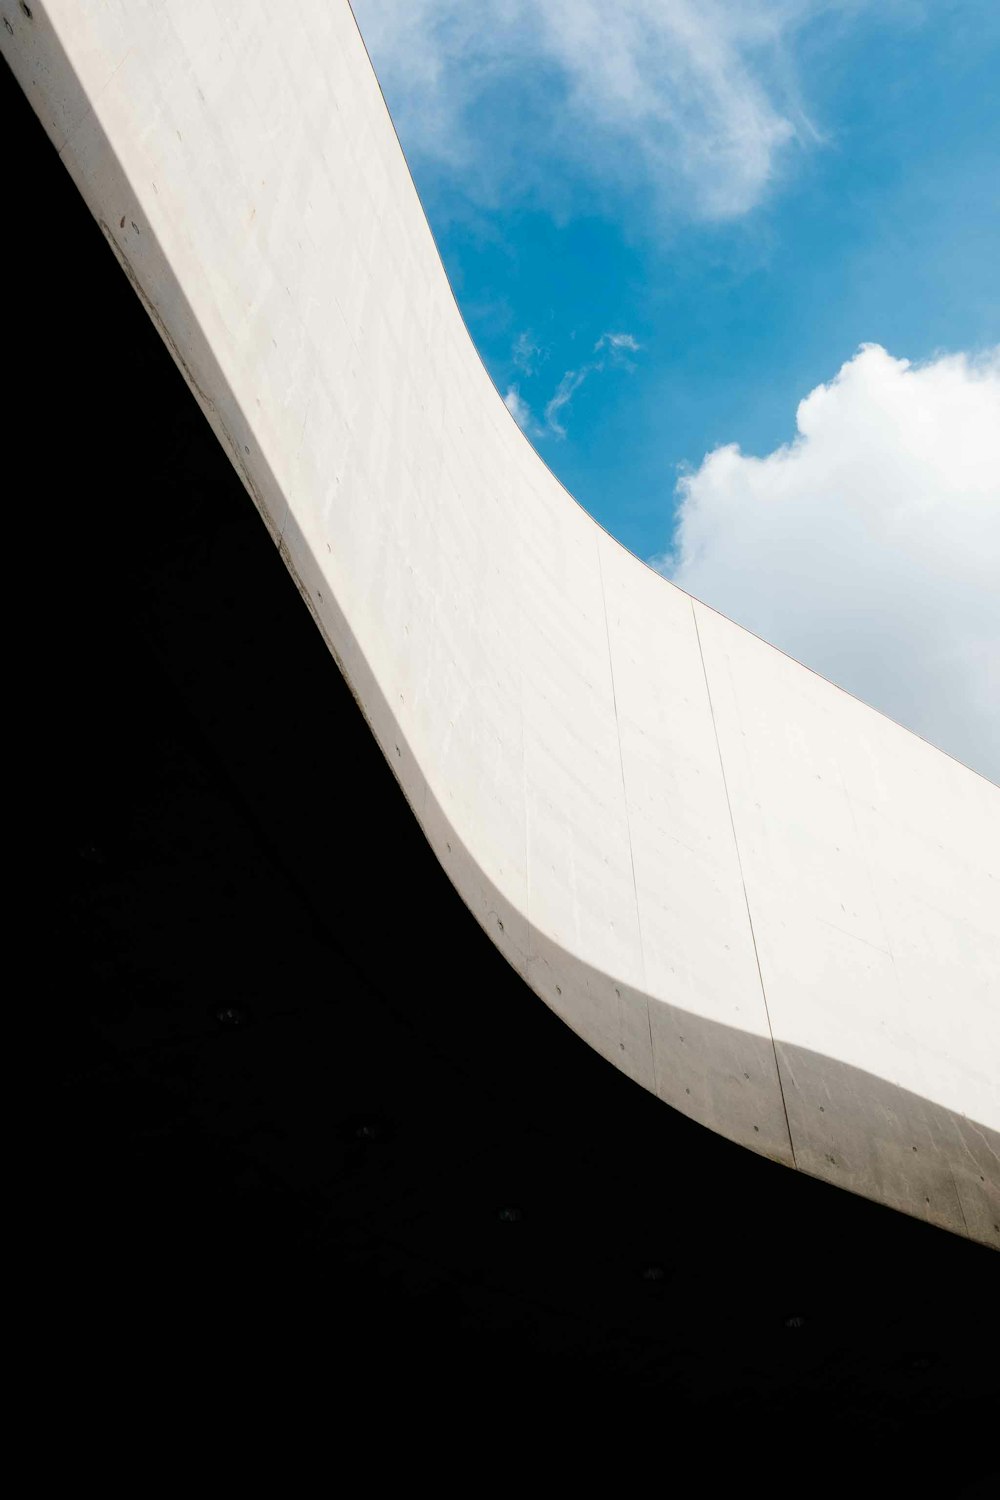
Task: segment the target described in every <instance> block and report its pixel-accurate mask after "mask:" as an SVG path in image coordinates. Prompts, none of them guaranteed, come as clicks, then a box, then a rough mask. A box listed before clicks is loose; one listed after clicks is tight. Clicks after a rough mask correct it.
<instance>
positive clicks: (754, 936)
mask: <svg viewBox="0 0 1000 1500" xmlns="http://www.w3.org/2000/svg"><path fill="white" fill-rule="evenodd" d="M691 618H692V620H693V621H694V633H695V638H696V639H697V642H698V655H699V656H700V657H701V671H702V676H703V677H704V679H705V693H706V695H707V697H708V708H709V712H710V714H711V715H712V733H713V734H714V735H715V749H716V753H717V754H718V757H719V771H720V773H721V775H722V789H723V791H724V792H725V794H726V807H727V809H728V810H729V826H730V827H731V828H732V830H733V848H734V849H735V850H736V865H737V868H738V870H739V872H740V885H741V886H742V887H743V900H744V903H745V905H746V909H747V923H748V925H749V927H750V941H751V942H752V943H753V956H754V962H755V963H756V965H757V979H758V981H759V983H760V996H761V999H762V1000H763V1002H764V1016H765V1018H766V1020H767V1030H768V1033H769V1035H770V1038H771V1051H772V1052H773V1053H774V1071H775V1075H776V1076H777V1079H778V1093H779V1094H780V1095H781V1108H782V1111H783V1113H784V1116H785V1130H786V1131H787V1132H788V1149H789V1150H790V1151H791V1153H792V1166H793V1167H795V1168H796V1170H797V1169H798V1162H797V1161H796V1160H795V1142H794V1141H793V1139H792V1126H791V1122H790V1120H789V1118H788V1105H787V1104H786V1102H785V1086H784V1083H783V1082H782V1078H781V1064H780V1063H779V1061H778V1049H777V1047H776V1046H775V1042H774V1027H773V1026H772V1025H771V1012H770V1010H769V1009H768V1005H767V990H766V988H765V986H764V974H763V971H762V970H761V967H760V954H759V953H758V951H757V934H756V932H755V931H754V926H753V913H752V912H751V910H750V897H749V895H748V893H747V882H746V876H745V875H744V873H743V859H742V856H741V854H740V841H739V838H738V836H737V833H736V819H735V818H734V817H733V803H732V798H731V797H730V795H729V782H728V781H727V780H726V766H725V762H724V761H723V759H722V743H721V741H720V739H719V726H718V724H717V723H716V719H715V704H714V703H713V702H712V688H711V684H710V683H709V680H708V668H707V666H706V665H705V651H704V648H703V646H702V644H701V630H700V628H699V626H698V611H697V609H696V608H695V601H694V599H692V600H691Z"/></svg>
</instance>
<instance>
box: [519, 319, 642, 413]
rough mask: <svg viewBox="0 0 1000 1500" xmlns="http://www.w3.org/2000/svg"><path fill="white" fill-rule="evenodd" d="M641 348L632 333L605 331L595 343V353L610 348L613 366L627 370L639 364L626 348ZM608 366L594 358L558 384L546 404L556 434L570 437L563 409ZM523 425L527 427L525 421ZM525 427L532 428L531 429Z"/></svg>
mask: <svg viewBox="0 0 1000 1500" xmlns="http://www.w3.org/2000/svg"><path fill="white" fill-rule="evenodd" d="M641 347H642V346H641V345H640V344H639V342H638V340H637V339H636V338H635V337H634V336H633V335H632V334H631V333H602V334H601V336H600V338H599V339H598V340H597V343H596V344H595V345H594V353H595V354H599V353H601V351H602V350H605V349H606V350H608V352H609V353H610V355H611V362H612V364H613V365H617V366H619V367H620V368H622V367H623V368H624V369H626V370H634V369H635V365H634V364H633V363H632V361H631V360H629V359H627V358H626V357H625V354H624V353H623V352H622V351H624V350H628V351H629V352H630V353H635V352H637V351H638V350H639V349H640V348H641ZM604 366H605V361H604V360H603V359H592V360H591V361H590V363H589V364H586V365H581V366H580V368H579V369H578V370H567V371H566V373H565V374H564V375H563V378H562V379H561V380H560V382H559V384H558V385H557V386H556V389H555V393H554V394H553V396H552V397H551V399H550V400H549V402H548V404H547V405H546V407H545V426H546V428H547V429H548V431H549V432H550V433H551V434H552V435H553V437H559V438H564V437H565V436H566V429H565V427H564V426H563V425H562V412H563V411H564V409H565V408H566V407H567V406H568V405H569V403H570V401H572V399H573V397H574V395H575V394H576V392H577V391H578V390H579V389H580V387H581V385H583V382H584V381H585V380H586V379H587V376H588V375H593V374H596V373H597V372H599V371H600V370H603V369H604ZM505 399H506V398H505ZM520 425H521V426H522V427H523V426H524V424H523V423H521V424H520ZM524 430H525V431H528V428H525V429H524Z"/></svg>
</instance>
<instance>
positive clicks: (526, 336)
mask: <svg viewBox="0 0 1000 1500" xmlns="http://www.w3.org/2000/svg"><path fill="white" fill-rule="evenodd" d="M511 355H512V358H513V360H514V363H515V364H516V365H517V368H518V369H519V370H523V372H524V374H525V375H533V374H534V373H535V369H536V367H537V366H538V365H539V364H540V363H541V362H542V360H544V359H545V351H544V350H543V349H542V348H541V347H540V346H539V345H538V344H536V343H535V340H534V338H533V337H532V335H531V334H530V333H528V332H527V331H525V332H524V333H519V334H518V336H517V338H516V339H515V340H514V347H513V350H512V351H511Z"/></svg>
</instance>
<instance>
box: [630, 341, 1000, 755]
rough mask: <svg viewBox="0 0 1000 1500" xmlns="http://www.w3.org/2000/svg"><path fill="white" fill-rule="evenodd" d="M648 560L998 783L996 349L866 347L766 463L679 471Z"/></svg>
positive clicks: (999, 416) (731, 452)
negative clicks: (970, 352) (916, 353)
mask: <svg viewBox="0 0 1000 1500" xmlns="http://www.w3.org/2000/svg"><path fill="white" fill-rule="evenodd" d="M678 491H679V495H680V501H681V505H680V511H679V524H678V527H677V531H676V534H675V545H674V547H673V549H672V550H671V551H670V552H669V553H667V554H666V555H664V556H662V557H659V558H654V559H651V561H652V562H653V565H654V566H655V567H657V568H658V569H659V570H660V571H661V572H663V573H665V574H666V575H667V576H668V577H670V578H672V579H673V580H674V582H675V583H678V584H680V586H681V587H682V588H684V589H686V590H688V592H689V593H692V594H694V595H696V597H698V598H700V599H704V600H705V601H706V603H708V604H711V605H713V606H715V607H716V608H717V609H720V610H722V612H723V613H724V614H726V615H729V616H730V618H732V619H734V620H736V621H738V622H739V623H740V624H741V625H745V626H747V627H748V628H749V629H750V630H753V631H755V632H756V634H758V635H760V636H763V638H764V639H765V640H768V641H770V642H772V643H773V644H774V645H776V646H780V647H781V648H782V649H783V650H785V651H787V652H789V654H790V655H792V656H794V657H796V658H797V659H798V660H799V661H802V662H805V663H806V665H808V666H811V667H813V668H814V669H815V670H817V671H819V672H821V673H822V674H823V675H824V676H825V677H828V678H830V679H831V681H833V682H836V683H838V684H839V685H840V686H841V687H844V688H847V689H848V691H850V692H852V693H854V694H855V695H856V696H857V697H859V698H862V699H864V700H865V701H866V702H867V703H870V704H872V705H873V706H874V707H876V708H879V709H881V710H882V711H883V712H884V713H887V714H888V715H889V716H890V717H891V718H893V719H896V720H898V722H899V723H901V724H905V725H906V726H907V727H908V728H910V729H914V730H916V731H917V733H918V734H922V735H923V736H924V737H925V738H926V739H928V740H930V741H931V742H932V743H933V744H936V745H938V746H940V747H941V748H942V749H944V750H948V751H950V752H951V753H952V754H953V755H955V756H957V757H958V758H959V759H960V760H963V761H965V762H966V764H967V765H970V766H973V767H974V768H975V769H977V770H979V771H982V772H983V773H984V774H985V775H987V776H989V777H991V778H992V779H993V780H994V781H997V782H1000V587H998V580H1000V348H997V349H995V350H993V351H992V353H990V354H989V355H987V356H984V357H982V358H978V359H976V358H971V357H969V356H967V355H963V354H956V355H946V356H942V357H941V358H938V359H933V360H930V361H927V362H926V363H923V364H911V363H910V362H909V361H908V360H905V359H894V358H893V357H892V356H891V355H890V354H888V353H887V352H886V351H885V349H883V348H881V347H880V346H879V345H877V344H869V345H865V346H863V347H862V348H861V349H860V350H859V352H858V353H857V354H856V355H855V356H854V357H853V359H850V360H848V362H847V363H846V364H845V365H844V366H843V367H842V368H841V370H840V371H839V373H838V374H837V375H836V376H835V377H834V379H833V380H831V381H830V382H829V383H828V384H826V385H820V386H817V387H816V389H815V390H813V391H812V392H810V394H809V395H808V396H807V397H806V398H805V400H803V401H802V402H800V404H799V408H798V417H797V433H796V436H795V438H794V439H793V440H792V441H791V442H790V443H788V444H786V445H785V446H784V447H781V448H777V449H775V451H774V452H773V453H769V454H767V455H766V457H764V458H755V457H752V456H751V455H749V454H744V453H741V452H740V450H739V448H738V447H736V445H735V444H729V445H727V446H725V447H722V448H716V449H715V450H714V451H713V452H712V453H709V454H708V456H707V457H706V458H705V459H704V460H703V462H702V463H701V465H700V467H699V468H698V469H697V470H696V471H695V472H694V473H692V474H689V475H686V476H685V477H684V478H682V479H681V481H680V484H679V486H678Z"/></svg>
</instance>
